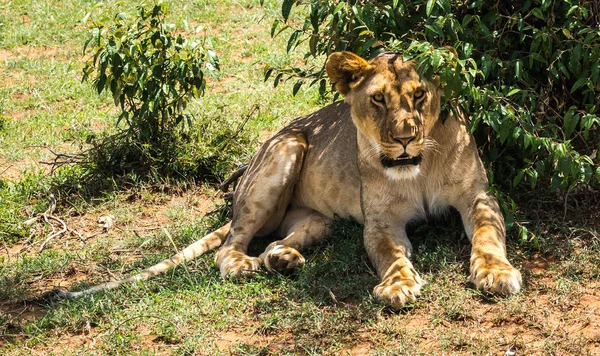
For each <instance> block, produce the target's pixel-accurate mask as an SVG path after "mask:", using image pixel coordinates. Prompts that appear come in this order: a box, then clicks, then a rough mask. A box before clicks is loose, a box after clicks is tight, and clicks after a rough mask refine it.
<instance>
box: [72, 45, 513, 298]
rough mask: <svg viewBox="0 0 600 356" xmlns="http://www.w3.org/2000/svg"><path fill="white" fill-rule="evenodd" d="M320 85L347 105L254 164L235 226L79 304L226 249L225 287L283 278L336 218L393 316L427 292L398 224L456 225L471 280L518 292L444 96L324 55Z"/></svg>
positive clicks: (384, 67)
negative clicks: (352, 234)
mask: <svg viewBox="0 0 600 356" xmlns="http://www.w3.org/2000/svg"><path fill="white" fill-rule="evenodd" d="M326 70H327V74H328V75H329V78H330V79H331V81H332V82H333V83H335V86H336V89H337V91H338V92H340V93H341V94H343V95H344V96H345V100H344V102H337V103H334V104H332V105H329V106H327V107H326V108H324V109H321V110H319V111H317V112H315V113H313V114H311V115H308V116H306V117H301V118H298V119H296V120H294V121H293V122H292V123H290V124H289V125H288V126H286V127H285V128H283V129H282V130H281V131H279V132H278V133H277V134H276V135H275V136H274V137H272V138H271V139H269V140H268V141H267V142H265V144H264V145H263V146H262V148H261V149H260V150H259V151H258V153H257V154H256V155H255V156H254V158H253V159H252V161H251V162H250V164H249V166H248V169H247V171H246V172H245V174H244V176H243V177H242V179H241V181H240V184H239V187H238V189H237V190H236V191H235V193H234V196H233V220H232V221H231V223H230V224H227V225H226V226H223V227H222V228H220V229H218V230H217V231H215V232H213V233H211V234H209V235H207V236H205V237H203V238H202V239H200V240H199V241H197V242H195V243H194V244H192V245H190V246H188V247H187V248H186V249H184V250H183V251H182V252H180V253H178V254H176V255H174V256H173V257H171V258H170V259H167V260H165V261H163V262H161V263H159V264H157V265H155V266H153V267H150V268H148V269H147V270H145V271H143V272H142V273H140V274H138V275H135V276H133V277H130V278H128V279H125V280H121V281H115V282H109V283H105V284H101V285H99V286H96V287H93V288H90V289H88V290H84V291H82V292H74V293H72V292H71V293H69V292H61V293H62V296H64V297H69V298H73V297H77V296H80V295H84V294H89V293H93V292H96V291H99V290H103V289H108V288H114V287H117V286H118V285H120V284H121V283H124V282H129V281H136V280H143V279H147V278H149V277H150V276H152V275H156V274H159V273H161V272H164V271H165V270H167V269H168V268H171V267H173V266H175V265H177V264H179V263H181V262H182V261H185V260H190V259H192V258H195V257H196V256H199V255H201V254H203V253H205V252H206V251H208V250H210V249H213V248H216V247H217V246H219V245H221V243H223V242H224V245H223V246H222V247H221V249H220V250H219V251H218V252H217V253H216V257H215V261H216V265H217V267H218V268H219V269H220V271H221V274H222V275H223V276H224V277H236V276H240V275H247V274H250V273H252V272H255V271H258V270H259V269H260V267H261V265H262V266H265V267H266V269H268V270H270V271H276V272H280V273H284V274H285V273H289V272H291V271H292V270H294V269H295V268H298V267H300V266H302V265H303V264H304V258H303V257H302V255H301V254H300V252H298V251H299V250H301V249H302V248H304V247H306V246H308V245H310V244H313V243H315V242H317V241H319V240H321V239H323V238H324V237H325V236H326V235H327V234H328V233H329V231H330V226H331V222H332V220H333V218H334V216H339V217H342V218H352V219H355V220H357V221H359V222H361V223H364V243H365V248H366V250H367V253H368V255H369V258H370V260H371V262H372V264H373V265H374V267H375V269H376V270H377V274H378V275H379V277H380V279H381V283H380V284H379V285H377V286H376V287H375V289H374V294H375V297H376V298H377V299H378V300H380V301H383V302H384V303H386V304H388V305H389V306H391V307H392V308H395V309H398V308H401V307H402V306H403V305H405V304H406V303H407V302H409V301H414V300H415V297H416V296H418V295H419V293H420V290H421V286H423V284H424V281H423V280H422V279H421V278H420V277H419V274H418V273H417V272H416V271H415V269H414V268H413V266H412V264H411V262H410V260H409V257H410V254H411V243H410V241H409V240H408V237H407V235H406V231H405V226H406V224H407V223H408V222H409V221H411V220H413V219H416V218H419V217H423V216H425V215H427V214H435V213H437V212H440V211H442V210H444V209H446V208H447V207H448V206H453V207H455V208H456V209H457V210H458V211H459V212H460V214H461V216H462V220H463V224H464V227H465V230H466V232H467V235H468V237H469V239H470V240H471V243H472V245H473V246H472V251H471V267H470V276H469V280H470V281H471V282H472V283H473V284H474V285H475V286H476V287H477V288H479V289H481V290H483V291H485V292H491V293H496V294H502V295H508V294H513V293H517V292H519V290H520V288H521V274H520V273H519V271H518V270H516V269H515V268H513V267H512V266H511V264H510V262H509V261H508V260H507V257H506V246H505V230H504V220H503V217H502V215H501V213H500V211H499V209H498V204H497V202H496V200H495V199H494V198H493V197H491V196H489V195H488V194H487V193H486V190H487V189H488V182H487V178H486V174H485V171H484V167H483V165H482V163H481V160H480V159H479V156H478V154H477V148H476V146H475V142H474V140H473V137H472V136H471V135H470V133H469V129H468V127H467V123H466V120H465V119H464V118H463V117H449V118H448V119H447V120H445V122H442V120H440V119H439V116H440V99H441V94H440V88H439V85H438V84H437V83H430V82H427V81H424V80H423V79H421V78H419V75H418V74H417V73H416V72H415V69H414V64H413V63H412V62H403V61H402V56H401V55H398V54H382V55H380V56H378V57H376V58H374V59H372V60H370V61H366V60H364V59H362V58H360V57H359V56H357V55H355V54H353V53H350V52H338V53H334V54H332V55H331V56H330V57H329V59H328V61H327V65H326ZM274 232H276V233H277V234H278V235H279V236H281V237H282V239H281V240H278V241H275V242H273V243H272V244H270V245H269V246H268V247H267V249H266V250H265V252H264V253H262V254H261V255H260V256H259V257H250V256H248V255H247V254H246V251H247V248H248V244H249V243H250V241H251V240H252V238H253V237H254V236H256V235H267V234H272V233H274Z"/></svg>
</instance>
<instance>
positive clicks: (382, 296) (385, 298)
mask: <svg viewBox="0 0 600 356" xmlns="http://www.w3.org/2000/svg"><path fill="white" fill-rule="evenodd" d="M425 283H426V282H425V281H424V280H422V279H421V278H420V277H419V275H418V274H417V272H416V271H415V270H414V268H412V267H411V266H403V267H401V268H398V270H397V271H394V272H392V273H388V274H387V275H386V277H384V279H383V281H382V282H381V283H380V284H379V285H377V286H376V287H375V289H374V290H373V294H374V296H375V299H377V300H379V301H381V302H383V303H385V304H387V305H389V306H390V307H391V308H393V309H395V310H398V309H400V308H402V307H403V306H404V305H406V303H409V302H414V301H415V300H416V298H417V297H418V296H419V294H421V287H422V286H424V285H425Z"/></svg>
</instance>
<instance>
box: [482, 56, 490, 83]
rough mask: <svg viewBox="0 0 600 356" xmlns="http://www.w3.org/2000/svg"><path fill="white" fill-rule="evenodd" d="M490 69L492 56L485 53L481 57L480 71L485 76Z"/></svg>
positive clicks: (488, 73)
mask: <svg viewBox="0 0 600 356" xmlns="http://www.w3.org/2000/svg"><path fill="white" fill-rule="evenodd" d="M491 70H492V58H491V57H490V56H488V55H487V54H486V55H484V56H483V57H481V72H482V73H483V76H484V77H485V78H487V77H488V76H489V75H490V72H491Z"/></svg>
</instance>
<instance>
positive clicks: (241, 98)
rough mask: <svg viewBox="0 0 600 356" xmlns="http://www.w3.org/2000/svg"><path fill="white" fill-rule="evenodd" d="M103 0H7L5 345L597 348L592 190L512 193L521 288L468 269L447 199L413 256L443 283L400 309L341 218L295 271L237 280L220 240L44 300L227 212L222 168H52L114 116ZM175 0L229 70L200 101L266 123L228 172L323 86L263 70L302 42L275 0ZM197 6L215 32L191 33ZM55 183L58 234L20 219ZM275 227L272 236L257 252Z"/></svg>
mask: <svg viewBox="0 0 600 356" xmlns="http://www.w3.org/2000/svg"><path fill="white" fill-rule="evenodd" d="M94 4H95V2H94V1H91V0H88V1H86V0H67V1H51V0H45V1H28V0H15V1H11V2H7V1H0V24H1V26H0V31H1V32H0V63H1V66H0V71H1V72H2V81H1V82H0V109H1V115H0V202H1V203H0V224H1V225H0V226H1V228H0V230H2V231H0V246H1V247H2V252H1V253H0V354H3V355H23V354H28V355H29V354H34V355H47V354H57V355H68V354H99V355H103V354H144V355H145V354H161V355H162V354H198V355H227V354H235V355H283V354H309V355H324V354H327V355H340V354H342V355H343V354H348V355H368V354H374V355H419V354H422V355H431V354H440V355H471V354H474V355H505V354H506V355H515V354H517V355H595V354H600V280H599V276H600V257H599V256H600V255H599V250H600V234H599V233H598V230H599V228H600V223H599V221H600V196H599V195H598V192H596V191H593V190H589V191H588V190H581V191H575V192H571V193H570V194H568V195H565V194H563V193H560V192H556V193H554V192H552V193H548V192H540V191H531V192H528V191H518V192H515V193H514V197H515V199H516V201H517V206H518V208H517V210H516V212H515V213H516V216H517V218H518V220H517V221H518V224H520V225H522V226H527V228H528V231H529V232H530V233H529V235H526V236H524V237H522V236H521V234H520V233H519V231H520V230H519V229H518V228H517V227H515V228H512V229H510V230H509V236H508V246H509V256H510V259H511V261H512V262H513V263H514V265H515V266H517V267H518V268H520V269H521V271H522V273H523V279H524V286H523V290H522V292H521V293H520V294H518V295H515V296H512V297H510V298H495V297H492V296H487V295H482V294H481V293H480V292H478V291H476V290H474V289H473V288H472V286H470V285H469V284H468V283H467V282H466V277H467V273H468V263H469V252H470V249H469V244H468V241H467V239H466V237H465V235H464V233H463V232H462V227H461V226H460V219H459V218H458V217H457V216H456V214H454V213H449V214H448V215H447V216H446V217H445V218H443V219H440V220H430V221H426V222H423V223H421V224H418V225H415V226H413V227H412V228H411V231H410V236H411V239H412V241H413V245H414V247H415V256H414V264H415V267H416V268H417V269H418V270H419V271H420V272H421V273H422V276H423V278H424V279H426V280H427V281H428V284H427V285H426V286H425V288H424V290H423V293H422V296H421V297H420V298H419V299H418V301H417V302H415V303H413V304H411V305H409V306H407V307H406V308H404V309H403V310H401V311H400V312H393V311H391V310H389V309H387V308H386V307H385V306H383V305H381V304H378V303H377V302H375V301H374V300H373V297H372V294H371V292H372V289H373V287H374V286H375V285H376V284H377V278H376V276H375V274H374V271H373V269H372V267H371V266H370V264H369V262H368V258H367V256H366V253H365V251H364V249H363V247H362V243H361V232H362V228H361V226H359V225H357V224H355V223H353V222H349V221H339V222H337V223H336V226H335V228H334V231H335V232H334V233H333V235H332V236H331V237H330V238H329V239H328V240H327V241H325V242H324V243H322V244H320V245H318V246H315V247H313V248H312V249H310V250H309V251H307V252H306V253H305V254H304V255H305V257H306V259H307V263H306V266H305V268H304V269H303V270H301V271H299V272H298V273H296V274H294V275H292V276H289V277H283V276H277V275H271V274H267V273H266V272H265V273H260V274H258V275H257V276H255V277H253V278H248V279H246V280H242V281H228V280H223V279H222V278H221V277H220V276H219V274H218V271H217V270H216V269H215V268H214V263H213V257H214V254H213V253H209V254H207V255H206V256H203V257H202V258H199V259H198V260H196V261H193V262H191V263H187V264H186V265H184V266H182V267H178V268H177V269H175V271H172V272H169V273H167V274H166V275H165V276H162V277H158V278H155V279H153V280H151V281H149V282H147V283H145V284H137V285H133V286H126V287H123V288H121V289H119V290H116V291H111V292H107V293H101V294H98V295H94V296H90V297H85V298H81V299H79V300H75V301H65V302H60V303H56V302H42V301H40V300H39V297H40V295H41V294H42V293H43V292H46V291H48V290H51V289H52V288H54V287H61V288H65V289H74V290H80V289H82V288H84V287H86V286H89V285H91V284H93V283H96V282H101V281H106V280H109V279H111V278H117V277H121V276H126V275H130V274H131V273H133V272H135V271H139V270H140V269H142V268H144V267H146V266H149V265H151V264H152V263H154V262H157V261H159V260H161V259H163V258H165V257H167V256H169V255H170V254H171V253H172V252H173V251H175V250H177V249H179V248H181V247H182V246H185V245H186V244H188V243H190V242H192V241H194V240H196V239H198V238H199V237H200V236H202V235H203V234H205V233H207V232H209V231H211V230H212V229H214V228H216V227H218V226H220V225H222V224H224V223H225V222H226V221H227V219H228V208H227V205H226V203H225V202H224V201H223V198H222V193H221V192H220V191H219V190H218V189H217V187H216V184H215V178H214V177H211V178H210V179H206V178H205V177H198V178H197V179H196V180H192V181H187V182H186V183H185V184H173V183H172V182H171V183H165V184H164V185H157V184H149V183H144V182H138V183H131V182H129V183H128V184H127V185H119V184H116V185H115V186H110V187H109V188H110V189H106V190H102V191H101V192H100V193H97V194H94V195H90V194H87V193H88V192H89V190H90V189H89V188H90V186H93V185H94V184H95V183H94V182H91V181H77V179H78V178H81V177H82V176H81V175H79V173H80V172H79V170H78V168H77V167H63V168H61V169H58V170H55V171H53V170H52V166H51V165H48V164H45V163H43V162H49V161H51V160H52V159H53V157H54V155H53V152H59V153H74V152H78V151H80V150H82V149H85V148H86V146H85V145H86V139H87V138H89V137H90V136H95V135H100V134H101V133H103V132H105V131H107V130H108V131H109V132H110V130H114V125H113V122H114V118H115V113H116V109H115V108H114V107H113V106H112V103H111V100H110V98H108V97H106V96H98V95H97V94H96V93H95V92H94V90H93V89H92V88H91V85H90V84H89V83H81V69H82V67H83V60H82V55H81V50H82V48H83V42H84V41H85V38H86V34H87V30H86V27H85V25H84V24H81V23H80V22H79V20H80V19H82V18H84V16H85V13H86V12H87V11H89V9H91V8H92V6H93V5H94ZM170 5H171V6H170V9H171V11H172V13H173V15H172V19H173V21H174V22H176V23H178V24H179V25H178V26H180V27H181V31H183V33H186V34H188V35H190V36H194V35H199V36H209V37H212V38H213V42H214V45H215V49H216V50H217V52H218V54H219V55H220V57H221V62H222V75H221V78H219V79H218V80H217V79H211V81H210V83H209V84H210V88H209V90H208V92H207V95H206V96H205V97H203V98H201V99H199V100H197V101H195V102H194V103H193V105H192V106H191V108H190V110H191V111H192V112H194V113H196V114H197V115H198V116H199V117H202V118H204V119H206V118H214V120H215V122H216V123H218V121H219V120H226V123H227V125H233V126H234V127H241V126H238V125H240V124H241V123H242V122H244V120H245V117H246V116H247V115H248V113H250V112H252V109H253V107H255V106H258V108H259V109H258V111H259V113H258V114H257V115H256V117H253V118H252V119H251V120H250V121H249V122H248V123H247V125H245V126H244V127H243V129H244V135H248V137H251V138H252V137H254V138H253V139H251V140H250V141H249V142H251V144H250V145H249V147H247V149H246V151H242V152H241V153H240V154H239V155H238V156H235V157H232V160H233V161H232V162H231V165H230V167H229V168H230V169H233V168H235V167H236V166H237V165H238V164H240V163H245V162H247V160H248V158H249V157H250V156H251V154H252V152H253V151H254V150H255V149H256V147H257V145H258V144H259V142H260V141H262V140H264V139H265V138H267V137H269V136H270V135H271V134H272V133H273V132H274V131H275V130H277V128H278V127H281V126H282V125H283V124H285V122H287V121H289V120H290V119H292V118H293V117H295V116H298V115H302V114H306V113H309V112H311V111H312V110H314V109H315V108H317V107H319V106H322V105H323V103H321V102H320V101H319V99H318V97H317V95H316V90H315V88H309V89H307V88H303V89H302V90H301V91H300V93H299V94H298V95H297V96H296V97H293V96H292V95H291V86H292V84H293V83H291V82H286V83H282V84H281V85H280V86H279V87H278V88H273V86H272V82H270V81H268V82H266V83H265V82H263V70H264V68H265V67H268V66H269V65H280V64H284V63H287V62H289V61H291V60H293V58H295V57H294V54H293V53H292V54H289V55H288V54H286V53H285V51H284V50H283V49H284V48H285V38H284V37H285V36H282V37H278V38H275V39H271V37H270V36H269V30H270V26H271V23H272V21H273V18H274V16H275V15H276V13H277V11H278V9H279V6H280V5H279V4H278V3H276V2H275V1H265V3H264V5H263V6H261V5H260V2H259V1H258V0H243V1H232V0H224V1H219V2H216V1H208V0H207V1H195V2H183V1H170ZM184 19H185V20H187V23H189V24H190V25H189V26H188V27H189V28H192V29H193V28H196V27H197V26H199V25H200V24H202V25H203V26H204V29H202V31H200V32H199V33H198V34H193V30H186V29H185V25H184V22H183V21H182V20H184ZM242 29H243V30H242ZM83 177H85V176H83ZM73 180H75V183H74V182H73ZM50 194H53V195H54V196H55V197H56V200H57V202H58V206H57V209H56V211H54V212H53V216H55V217H57V218H58V219H60V220H61V221H62V222H64V224H65V226H66V228H67V231H66V232H65V233H64V234H60V235H58V236H56V237H54V238H52V239H50V240H48V241H47V243H46V244H45V245H44V246H43V248H42V245H43V243H44V242H45V241H46V239H47V238H48V237H49V236H51V235H52V233H53V231H59V230H60V229H61V228H63V225H62V223H61V222H60V221H57V220H52V219H49V223H46V222H44V221H43V220H39V221H35V222H33V223H32V224H31V225H30V226H27V227H24V226H23V222H25V221H26V220H28V219H30V218H32V217H33V216H34V215H35V213H41V212H44V211H45V210H46V208H47V207H48V199H49V196H50ZM107 217H109V218H110V219H109V220H110V221H112V224H111V223H108V224H107V223H106V221H107V220H106V218H107ZM101 219H102V221H103V222H100V223H99V220H101ZM50 224H51V225H50ZM165 229H166V231H168V232H169V233H168V234H167V233H165ZM266 244H268V240H267V239H261V240H259V241H256V243H255V244H254V245H253V246H251V249H252V252H253V253H254V254H257V253H259V252H260V250H261V248H264V247H265V246H266Z"/></svg>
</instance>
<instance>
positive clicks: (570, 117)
mask: <svg viewBox="0 0 600 356" xmlns="http://www.w3.org/2000/svg"><path fill="white" fill-rule="evenodd" d="M575 110H577V107H576V106H571V107H570V108H569V110H568V111H567V113H566V114H565V117H564V124H563V129H564V130H565V135H566V136H567V137H570V136H571V134H572V133H573V131H575V128H577V124H578V123H579V115H578V114H577V113H576V112H575Z"/></svg>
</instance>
